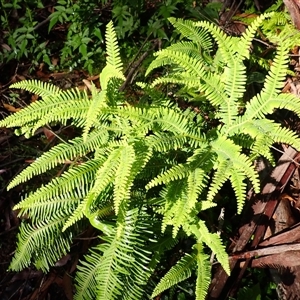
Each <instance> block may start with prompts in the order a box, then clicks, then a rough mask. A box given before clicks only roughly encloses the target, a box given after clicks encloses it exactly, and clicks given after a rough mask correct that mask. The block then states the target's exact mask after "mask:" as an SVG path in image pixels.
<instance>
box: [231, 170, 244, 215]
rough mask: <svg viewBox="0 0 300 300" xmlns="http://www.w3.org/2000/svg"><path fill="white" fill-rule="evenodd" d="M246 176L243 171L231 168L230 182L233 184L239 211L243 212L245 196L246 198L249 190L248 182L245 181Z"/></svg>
mask: <svg viewBox="0 0 300 300" xmlns="http://www.w3.org/2000/svg"><path fill="white" fill-rule="evenodd" d="M245 179H246V176H245V174H244V173H243V172H241V171H239V170H235V169H233V170H231V175H230V178H229V180H230V182H231V184H232V187H233V190H234V193H235V196H236V201H237V212H238V213H241V212H242V209H243V207H244V203H245V198H246V191H247V184H246V182H245Z"/></svg>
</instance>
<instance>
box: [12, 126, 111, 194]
mask: <svg viewBox="0 0 300 300" xmlns="http://www.w3.org/2000/svg"><path fill="white" fill-rule="evenodd" d="M107 139H108V135H107V132H106V131H104V130H102V131H93V132H92V133H91V134H90V135H89V136H88V139H87V141H86V143H83V139H82V138H81V137H77V138H75V139H73V140H70V141H68V142H65V143H61V144H58V145H56V146H54V147H53V148H51V149H50V150H49V151H48V152H45V153H44V154H43V155H42V156H40V157H39V158H37V159H36V160H35V161H34V162H33V163H32V164H31V165H30V166H28V167H27V168H26V169H25V170H23V171H22V172H21V173H20V174H19V175H17V176H16V177H15V178H14V179H13V180H12V181H11V183H10V184H9V185H8V187H7V188H8V189H11V188H13V187H15V186H17V185H18V184H20V183H22V182H25V181H28V180H29V179H31V178H32V177H33V176H37V175H40V174H42V173H45V172H46V171H48V170H50V169H52V168H54V167H56V166H57V165H60V164H76V163H77V162H76V158H77V157H78V158H79V157H83V156H84V155H86V154H87V153H89V152H91V151H93V150H94V149H95V148H98V147H100V146H103V144H105V143H106V142H107Z"/></svg>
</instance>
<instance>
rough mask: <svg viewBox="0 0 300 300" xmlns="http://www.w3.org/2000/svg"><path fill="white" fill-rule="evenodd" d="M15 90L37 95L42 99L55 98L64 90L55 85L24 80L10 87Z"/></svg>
mask: <svg viewBox="0 0 300 300" xmlns="http://www.w3.org/2000/svg"><path fill="white" fill-rule="evenodd" d="M10 88H13V89H23V90H26V91H28V92H31V93H34V94H37V95H39V96H41V97H42V98H46V97H48V96H49V97H53V96H54V95H58V94H59V93H61V92H62V90H61V89H60V88H59V87H57V86H56V85H54V84H51V83H49V82H44V81H38V80H23V81H20V82H17V83H14V84H12V85H11V86H10Z"/></svg>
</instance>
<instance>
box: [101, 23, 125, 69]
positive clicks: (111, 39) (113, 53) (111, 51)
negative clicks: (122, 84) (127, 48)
mask: <svg viewBox="0 0 300 300" xmlns="http://www.w3.org/2000/svg"><path fill="white" fill-rule="evenodd" d="M105 40H106V55H107V57H106V61H107V63H108V64H110V65H111V66H113V67H114V68H115V69H116V70H119V71H122V61H121V57H120V48H119V46H118V40H117V35H116V32H115V29H114V26H113V22H112V21H110V22H109V23H108V24H107V25H106V33H105Z"/></svg>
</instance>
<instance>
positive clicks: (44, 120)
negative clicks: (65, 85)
mask: <svg viewBox="0 0 300 300" xmlns="http://www.w3.org/2000/svg"><path fill="white" fill-rule="evenodd" d="M88 107H89V100H88V98H87V96H86V94H85V93H82V92H80V91H79V90H78V89H72V90H68V91H64V92H60V93H58V94H54V95H53V94H52V95H51V96H47V97H46V98H43V100H39V101H35V102H33V103H31V104H30V105H29V106H27V107H26V108H24V109H22V110H20V111H19V112H17V113H15V114H13V115H10V116H9V117H7V118H6V119H4V120H2V121H0V126H6V127H21V126H25V125H29V128H30V132H31V133H32V134H33V133H34V132H35V130H36V129H38V128H40V127H42V126H44V125H45V124H48V123H51V122H52V121H61V122H64V121H66V120H69V119H80V118H82V117H83V116H84V115H85V113H86V111H87V109H88ZM33 123H34V126H33Z"/></svg>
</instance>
